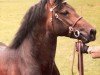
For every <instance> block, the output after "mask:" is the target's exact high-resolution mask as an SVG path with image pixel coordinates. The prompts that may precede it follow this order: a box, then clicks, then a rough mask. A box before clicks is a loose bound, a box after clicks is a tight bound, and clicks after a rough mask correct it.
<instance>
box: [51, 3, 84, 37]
mask: <svg viewBox="0 0 100 75" xmlns="http://www.w3.org/2000/svg"><path fill="white" fill-rule="evenodd" d="M64 3H65V2H64ZM57 6H58V5H57ZM57 6H54V7H52V8H51V9H50V12H52V14H53V10H54V9H55V8H56V7H57ZM54 16H55V18H56V19H58V20H59V21H61V22H62V23H63V24H65V25H66V23H65V22H64V21H63V20H62V19H61V18H60V17H59V15H58V14H57V13H55V14H54ZM52 17H53V15H52ZM82 18H83V17H79V18H77V20H76V21H75V23H73V25H72V26H69V37H71V34H72V32H74V36H75V37H76V38H78V37H79V36H80V32H79V30H76V29H74V27H75V26H76V25H77V23H78V22H79V21H80V20H81V19H82ZM52 19H53V18H51V21H52Z"/></svg>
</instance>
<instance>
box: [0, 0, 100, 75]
mask: <svg viewBox="0 0 100 75" xmlns="http://www.w3.org/2000/svg"><path fill="white" fill-rule="evenodd" d="M67 1H68V3H69V4H71V5H72V6H73V7H74V8H75V9H76V11H77V12H78V13H79V14H80V15H82V16H83V17H84V18H85V19H86V20H87V21H88V22H90V23H91V24H93V26H94V27H96V29H97V39H96V41H94V42H91V43H89V45H90V46H94V45H99V46H100V26H99V24H100V0H67ZM36 2H37V0H0V41H1V42H4V43H6V44H7V45H8V44H9V43H10V42H11V41H12V39H13V37H14V35H15V33H16V31H17V30H18V28H19V26H20V23H21V20H22V18H23V16H24V14H25V13H26V11H27V10H28V9H29V7H30V6H31V5H33V4H35V3H36ZM75 41H76V40H73V39H69V38H66V37H58V43H57V52H56V59H55V60H56V63H57V66H58V68H59V70H60V73H61V75H71V70H70V69H71V54H72V51H73V48H74V42H75ZM75 59H76V60H75V65H74V74H75V75H78V72H77V55H76V58H75ZM84 68H85V75H100V59H92V58H91V56H90V55H87V54H85V55H84Z"/></svg>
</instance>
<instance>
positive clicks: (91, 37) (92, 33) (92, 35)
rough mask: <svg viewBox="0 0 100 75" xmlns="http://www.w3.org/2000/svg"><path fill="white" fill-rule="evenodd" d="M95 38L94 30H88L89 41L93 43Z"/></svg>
mask: <svg viewBox="0 0 100 75" xmlns="http://www.w3.org/2000/svg"><path fill="white" fill-rule="evenodd" d="M95 36H96V30H94V29H91V30H90V39H91V40H92V41H94V40H95Z"/></svg>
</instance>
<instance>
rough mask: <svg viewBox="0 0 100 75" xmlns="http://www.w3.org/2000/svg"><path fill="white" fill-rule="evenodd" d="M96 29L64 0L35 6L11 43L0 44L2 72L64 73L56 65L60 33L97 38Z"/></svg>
mask: <svg viewBox="0 0 100 75" xmlns="http://www.w3.org/2000/svg"><path fill="white" fill-rule="evenodd" d="M95 35H96V30H95V28H94V27H92V25H91V24H89V23H88V22H87V21H86V20H84V19H83V18H82V17H80V16H79V15H78V14H77V13H76V11H75V10H74V8H73V7H71V6H70V5H69V4H68V3H67V2H64V0H40V2H39V3H37V4H36V5H34V6H32V7H31V8H30V9H29V10H28V12H27V13H26V15H25V17H24V18H23V21H22V24H21V26H20V28H19V30H18V32H17V33H16V36H15V38H14V39H13V41H12V42H11V44H10V45H9V46H6V45H5V44H1V45H0V75H60V73H59V71H58V68H57V66H56V64H55V61H54V58H55V53H56V44H57V37H58V36H66V37H70V38H74V39H79V40H82V41H83V42H84V43H88V42H90V41H94V40H95Z"/></svg>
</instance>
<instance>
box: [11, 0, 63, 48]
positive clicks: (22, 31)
mask: <svg viewBox="0 0 100 75" xmlns="http://www.w3.org/2000/svg"><path fill="white" fill-rule="evenodd" d="M47 1H49V0H41V1H40V2H39V3H38V4H36V5H35V6H32V7H31V8H30V9H29V10H28V12H27V13H26V15H25V16H24V18H23V21H22V23H21V26H20V28H19V30H18V32H17V33H16V36H15V38H14V40H13V41H12V43H11V44H10V48H13V49H17V48H18V47H19V46H20V45H21V44H22V42H23V41H24V39H25V38H26V37H27V36H28V35H30V33H31V32H32V30H33V28H34V27H35V25H39V23H41V22H43V21H42V20H43V18H44V17H45V15H44V12H45V4H46V3H47ZM62 1H63V0H55V3H56V4H58V5H60V4H61V3H62Z"/></svg>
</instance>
